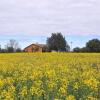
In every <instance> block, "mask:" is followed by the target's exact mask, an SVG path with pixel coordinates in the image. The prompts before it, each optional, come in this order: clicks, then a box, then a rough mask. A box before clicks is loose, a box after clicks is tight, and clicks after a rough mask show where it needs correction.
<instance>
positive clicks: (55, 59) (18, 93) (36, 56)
mask: <svg viewBox="0 0 100 100" xmlns="http://www.w3.org/2000/svg"><path fill="white" fill-rule="evenodd" d="M0 100H100V54H99V53H97V54H96V53H92V54H89V53H84V54H82V53H19V54H0Z"/></svg>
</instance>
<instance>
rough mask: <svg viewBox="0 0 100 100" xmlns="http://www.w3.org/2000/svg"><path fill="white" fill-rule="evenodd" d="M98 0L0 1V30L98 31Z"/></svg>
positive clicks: (17, 31) (85, 32)
mask: <svg viewBox="0 0 100 100" xmlns="http://www.w3.org/2000/svg"><path fill="white" fill-rule="evenodd" d="M99 5H100V1H99V0H2V1H0V33H4V34H20V33H25V34H30V35H31V34H34V35H39V34H41V35H44V34H45V35H49V33H52V32H63V33H64V34H65V35H66V34H88V33H89V34H97V35H99V34H100V28H99V26H100V11H99V9H100V7H99Z"/></svg>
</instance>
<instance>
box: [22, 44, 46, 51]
mask: <svg viewBox="0 0 100 100" xmlns="http://www.w3.org/2000/svg"><path fill="white" fill-rule="evenodd" d="M31 45H35V46H38V47H41V48H42V46H39V45H36V44H34V43H33V44H30V45H29V46H27V47H25V48H24V50H25V49H27V48H28V47H30V46H31ZM44 45H45V44H44Z"/></svg>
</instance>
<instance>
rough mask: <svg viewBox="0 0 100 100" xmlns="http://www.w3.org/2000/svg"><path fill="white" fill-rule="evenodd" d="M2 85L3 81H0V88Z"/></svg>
mask: <svg viewBox="0 0 100 100" xmlns="http://www.w3.org/2000/svg"><path fill="white" fill-rule="evenodd" d="M3 85H4V81H3V80H1V79H0V88H1V87H2V86H3Z"/></svg>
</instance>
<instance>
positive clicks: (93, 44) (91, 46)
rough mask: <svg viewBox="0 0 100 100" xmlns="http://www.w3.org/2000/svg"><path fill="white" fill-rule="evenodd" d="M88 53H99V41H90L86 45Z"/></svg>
mask: <svg viewBox="0 0 100 100" xmlns="http://www.w3.org/2000/svg"><path fill="white" fill-rule="evenodd" d="M86 48H87V51H88V52H100V40H98V39H92V40H90V41H88V42H87V43H86Z"/></svg>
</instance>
